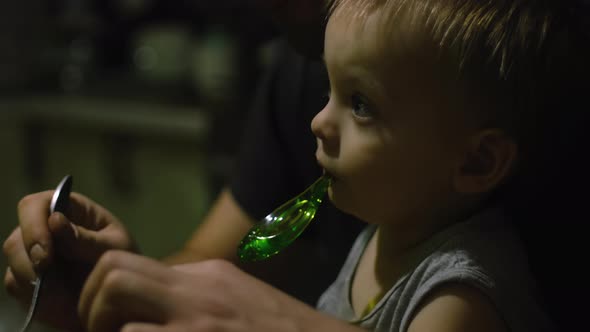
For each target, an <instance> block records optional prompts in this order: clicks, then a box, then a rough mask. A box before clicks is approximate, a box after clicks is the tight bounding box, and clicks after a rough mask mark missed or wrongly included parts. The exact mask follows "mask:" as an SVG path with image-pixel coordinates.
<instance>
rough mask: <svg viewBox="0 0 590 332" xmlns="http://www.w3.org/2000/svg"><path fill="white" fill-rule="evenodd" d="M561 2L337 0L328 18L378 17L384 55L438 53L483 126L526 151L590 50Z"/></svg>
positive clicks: (564, 95)
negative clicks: (503, 132)
mask: <svg viewBox="0 0 590 332" xmlns="http://www.w3.org/2000/svg"><path fill="white" fill-rule="evenodd" d="M561 2H562V1H547V0H487V1H483V0H333V1H330V3H329V15H337V16H341V17H344V18H346V19H350V20H351V21H352V20H354V21H356V22H360V23H363V22H365V20H366V19H367V18H368V17H369V15H371V14H373V13H378V14H379V15H380V18H379V19H380V20H381V21H380V22H381V23H382V24H381V25H380V34H381V35H380V36H379V38H380V43H381V44H382V45H383V48H382V50H383V53H384V54H385V56H388V55H390V54H389V53H390V52H391V51H390V50H389V49H391V48H395V51H394V52H398V53H399V51H400V50H399V48H400V45H402V46H401V47H404V48H405V50H406V51H409V53H408V54H409V55H411V56H415V55H416V54H420V52H421V50H422V53H424V54H425V55H426V56H431V55H432V54H434V58H435V59H434V61H436V64H437V65H444V67H445V68H447V69H446V70H445V73H446V74H450V76H451V77H447V78H446V79H451V80H453V83H457V86H460V87H461V91H464V92H465V94H463V95H462V96H461V98H464V99H465V100H471V102H470V103H469V104H468V105H463V106H465V107H466V109H467V110H468V111H470V112H476V111H484V112H481V113H482V114H483V115H484V117H485V121H486V123H485V125H489V126H498V127H502V128H503V129H505V130H506V131H507V132H508V133H509V134H511V135H512V136H513V137H514V138H515V139H517V140H518V142H519V143H520V145H521V146H520V150H521V152H522V153H528V152H531V151H532V148H534V147H535V146H538V144H537V143H539V142H538V138H539V136H540V135H539V133H540V132H541V131H542V129H543V128H544V126H545V124H547V123H548V120H547V119H548V114H550V113H549V112H548V111H549V110H551V111H553V110H554V109H555V108H556V107H559V106H561V101H563V98H568V97H569V94H570V93H571V91H570V89H569V87H570V86H571V85H572V84H575V83H574V82H576V83H578V80H577V79H576V78H575V77H578V78H579V74H580V69H581V68H582V67H585V65H586V60H585V57H584V56H583V55H582V54H587V53H584V52H582V48H584V49H585V51H587V48H586V47H584V45H583V43H584V41H583V40H582V39H581V38H580V36H579V35H578V33H577V31H576V29H575V28H572V26H571V22H570V20H571V17H570V16H569V12H568V11H567V10H566V9H565V8H562V4H561ZM361 26H362V25H361ZM400 37H401V38H402V40H400ZM586 43H587V41H586ZM392 46H393V47H392ZM425 47H426V48H425ZM402 51H404V50H402ZM433 51H434V52H433ZM441 67H443V66H441ZM474 102H475V103H474ZM478 113H479V112H478Z"/></svg>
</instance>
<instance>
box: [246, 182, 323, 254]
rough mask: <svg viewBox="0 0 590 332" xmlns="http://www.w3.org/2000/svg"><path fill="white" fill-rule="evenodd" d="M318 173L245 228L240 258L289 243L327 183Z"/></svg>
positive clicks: (313, 210) (275, 250)
mask: <svg viewBox="0 0 590 332" xmlns="http://www.w3.org/2000/svg"><path fill="white" fill-rule="evenodd" d="M330 180H331V179H330V177H329V176H327V175H323V176H321V177H320V178H319V179H318V180H316V181H315V182H314V183H313V184H312V185H311V186H309V187H308V188H307V189H306V190H305V191H304V192H302V193H301V194H299V195H298V196H296V197H295V198H292V199H291V200H289V201H288V202H286V203H284V204H283V205H281V206H280V207H279V208H277V209H276V210H274V211H273V212H271V213H270V214H269V215H267V216H266V217H265V218H264V219H263V220H262V221H261V222H259V223H258V224H256V225H255V226H254V227H252V228H251V229H250V231H248V234H246V236H245V237H244V238H243V239H242V242H241V243H240V245H239V247H238V257H239V258H240V260H241V261H243V262H246V261H260V260H264V259H267V258H269V257H270V256H273V255H275V254H277V253H278V252H280V251H281V250H283V249H285V248H286V247H287V246H289V245H290V244H291V243H292V242H293V241H294V240H295V239H296V238H297V237H299V235H301V233H302V232H303V230H304V229H305V228H306V227H307V225H309V222H310V221H311V220H312V219H313V217H314V216H315V213H316V211H317V209H318V207H319V206H320V204H321V203H322V199H323V197H324V196H325V195H326V191H327V190H328V187H329V186H330Z"/></svg>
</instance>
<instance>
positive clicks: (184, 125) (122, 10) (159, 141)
mask: <svg viewBox="0 0 590 332" xmlns="http://www.w3.org/2000/svg"><path fill="white" fill-rule="evenodd" d="M274 35H275V31H274V28H273V26H272V24H271V23H270V22H269V21H268V18H267V17H266V16H265V15H264V14H263V13H260V12H259V11H257V10H256V9H255V8H254V7H253V5H251V4H249V2H248V1H240V0H217V1H202V0H177V1H166V0H102V1H101V0H53V1H33V0H21V1H2V2H1V3H0V153H1V155H2V159H1V163H0V180H1V183H0V184H1V185H2V188H1V189H0V213H1V215H0V238H1V239H2V241H4V239H5V238H6V237H7V236H8V234H9V233H10V231H11V230H12V229H13V228H14V227H15V225H16V222H17V219H16V205H17V202H18V201H19V199H20V198H21V197H23V196H24V195H26V194H27V193H32V192H37V191H41V190H46V189H53V188H54V187H55V186H56V185H57V184H58V182H59V181H60V180H61V179H62V177H63V176H64V175H65V174H72V175H73V177H74V190H76V191H79V192H82V193H84V194H86V195H88V196H90V197H92V198H93V199H94V200H95V201H97V202H99V203H101V204H102V205H104V206H106V207H107V208H108V209H110V210H111V211H113V212H114V213H115V214H116V215H117V216H118V217H119V218H120V219H121V220H122V221H123V222H124V223H125V224H126V225H127V226H128V228H129V229H130V230H131V232H132V234H134V236H135V238H136V240H137V241H138V242H139V245H140V247H141V249H142V250H143V252H144V253H145V254H147V255H148V256H152V257H162V256H165V255H167V254H169V253H170V252H171V251H173V250H174V249H175V248H177V247H178V246H179V245H180V244H181V243H183V241H184V240H186V239H187V238H188V237H189V236H190V233H191V231H193V230H194V229H195V227H196V226H197V225H198V222H199V220H200V219H201V217H202V216H203V214H204V212H205V211H206V209H207V208H208V206H209V204H210V203H211V200H212V198H213V197H214V196H215V194H216V193H217V191H218V190H219V189H220V186H221V185H222V183H223V181H224V180H225V178H226V176H227V175H228V172H229V170H230V168H231V161H232V156H233V154H234V152H235V149H236V147H237V144H236V143H237V141H238V140H239V139H240V135H241V124H242V123H243V119H244V117H245V116H246V115H247V109H248V104H249V103H250V98H251V95H252V92H253V88H254V86H255V82H256V81H257V79H258V78H259V77H260V73H261V72H262V71H263V70H264V68H265V66H266V65H267V64H268V61H269V59H270V58H271V57H272V56H273V53H272V46H271V45H272V43H271V42H270V41H271V40H272V37H273V36H274ZM5 269H6V261H5V259H4V257H3V256H2V258H0V271H1V274H2V276H4V271H5ZM24 316H25V312H24V310H23V309H21V308H19V307H18V305H17V304H16V302H14V301H13V300H12V299H10V298H8V296H7V295H6V294H5V290H4V288H3V287H2V288H1V290H0V332H5V331H6V332H8V331H10V332H13V331H17V330H18V328H19V327H20V325H21V324H22V322H23V319H24ZM34 331H51V330H50V329H47V328H43V327H40V326H35V327H34Z"/></svg>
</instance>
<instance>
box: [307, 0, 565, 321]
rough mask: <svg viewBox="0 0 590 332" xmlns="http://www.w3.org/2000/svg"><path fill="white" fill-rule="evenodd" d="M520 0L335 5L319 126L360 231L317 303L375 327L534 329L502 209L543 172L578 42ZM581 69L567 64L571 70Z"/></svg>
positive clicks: (336, 195) (554, 13)
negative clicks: (535, 172)
mask: <svg viewBox="0 0 590 332" xmlns="http://www.w3.org/2000/svg"><path fill="white" fill-rule="evenodd" d="M559 13H560V12H559V9H558V8H551V7H550V6H549V4H548V3H547V2H545V1H527V0H522V1H521V0H506V1H503V0H496V1H477V0H442V1H441V0H437V1H435V0H415V1H406V0H381V1H379V0H373V1H371V0H336V1H334V3H333V4H332V14H331V16H330V18H329V21H328V25H327V30H326V38H325V49H324V51H325V54H324V55H325V62H326V66H327V69H328V74H329V78H330V86H331V95H330V100H329V102H328V104H327V105H326V106H325V108H324V109H323V110H322V111H321V112H320V113H319V114H318V115H317V116H316V117H315V118H314V119H313V122H312V130H313V133H314V134H315V136H316V137H317V140H318V148H317V152H316V156H317V160H318V162H319V163H320V165H321V166H322V167H323V168H324V169H325V171H326V172H327V173H328V174H330V175H331V176H332V177H333V181H332V183H331V186H330V188H329V197H330V199H331V201H332V202H333V203H334V204H335V205H336V206H337V207H338V208H340V209H342V210H343V211H344V212H347V213H350V214H352V215H355V216H356V217H358V218H360V219H362V220H364V221H366V222H367V223H368V224H369V226H368V227H367V228H366V229H365V231H364V232H363V233H361V235H359V237H358V238H357V241H356V243H355V244H354V246H353V248H352V250H351V252H350V253H349V256H348V258H347V261H346V262H345V264H344V266H343V268H342V270H341V272H340V275H339V276H338V277H337V279H336V281H335V282H334V283H333V284H332V285H331V287H330V288H329V289H327V291H326V292H325V293H324V294H323V296H322V297H321V298H320V300H319V303H318V308H319V309H320V310H322V311H325V312H327V313H330V314H333V315H334V316H336V317H338V318H340V319H344V320H348V321H351V322H354V323H356V324H358V325H359V326H361V327H363V328H367V329H370V330H375V331H467V330H471V331H541V330H545V329H549V327H550V323H549V320H548V319H547V317H546V315H545V313H544V311H543V310H542V308H541V306H540V304H539V302H538V301H537V298H536V296H537V295H536V289H535V284H534V281H533V278H532V277H531V273H530V272H529V267H528V261H527V255H526V252H525V250H524V247H523V245H522V244H521V241H520V239H519V237H518V235H517V234H516V231H515V228H514V225H512V224H511V222H510V220H509V218H508V216H507V215H506V211H505V209H504V203H505V201H506V199H507V198H506V197H507V196H506V193H507V190H508V189H510V190H511V191H513V190H515V189H513V188H512V186H513V185H515V183H516V182H515V181H516V180H517V179H518V180H520V179H521V178H523V176H524V175H525V174H527V173H526V172H528V171H529V170H532V169H533V168H531V166H541V165H537V164H535V163H536V160H540V159H537V158H538V156H539V155H538V153H537V152H538V151H535V149H534V147H535V145H534V144H533V143H532V142H537V143H536V144H543V143H542V141H539V140H540V139H541V138H542V137H543V136H541V133H542V132H543V131H542V128H543V123H544V120H543V119H545V116H546V109H548V108H550V107H553V106H554V105H555V104H554V102H555V101H557V100H558V99H559V98H560V97H561V96H562V94H561V92H560V91H558V90H560V89H558V88H559V87H562V86H564V85H565V84H566V81H567V76H568V75H569V72H568V69H567V66H568V65H572V64H573V63H572V61H573V60H571V59H568V60H565V59H563V58H560V57H561V56H563V55H568V54H574V53H569V52H572V49H573V46H572V45H573V43H574V39H575V38H574V37H572V35H571V34H569V33H567V28H566V25H565V24H564V21H563V19H562V18H561V16H560V14H559ZM574 67H575V66H572V68H574Z"/></svg>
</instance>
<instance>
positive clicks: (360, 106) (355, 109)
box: [350, 94, 375, 121]
mask: <svg viewBox="0 0 590 332" xmlns="http://www.w3.org/2000/svg"><path fill="white" fill-rule="evenodd" d="M350 101H351V105H352V115H353V116H354V117H355V118H357V119H359V120H362V121H368V120H371V119H372V118H373V117H374V116H375V114H373V111H372V110H371V107H370V106H369V102H368V101H367V100H366V98H365V97H363V96H361V95H358V94H354V95H352V97H350Z"/></svg>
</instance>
